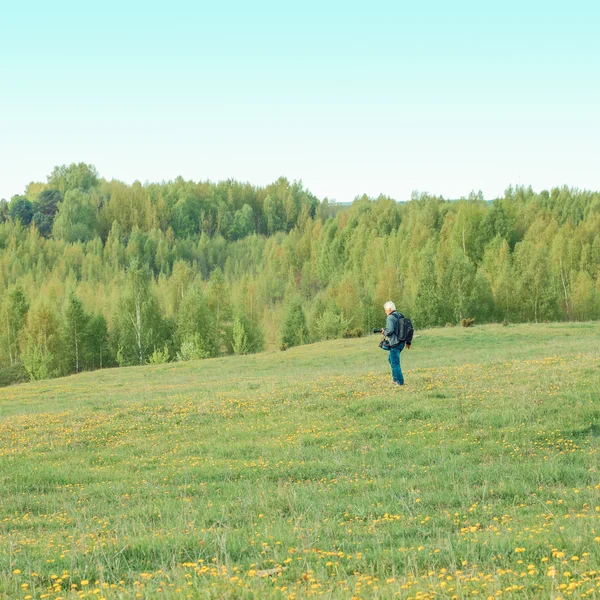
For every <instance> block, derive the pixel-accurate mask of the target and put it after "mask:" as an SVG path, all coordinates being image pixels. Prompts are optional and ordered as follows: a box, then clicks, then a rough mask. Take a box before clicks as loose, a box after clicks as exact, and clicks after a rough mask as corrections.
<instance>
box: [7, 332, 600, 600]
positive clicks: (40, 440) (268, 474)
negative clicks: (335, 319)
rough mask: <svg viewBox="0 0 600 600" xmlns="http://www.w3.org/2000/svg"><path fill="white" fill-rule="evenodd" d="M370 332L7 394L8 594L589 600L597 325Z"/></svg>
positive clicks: (595, 552) (593, 552) (596, 532)
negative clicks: (409, 336)
mask: <svg viewBox="0 0 600 600" xmlns="http://www.w3.org/2000/svg"><path fill="white" fill-rule="evenodd" d="M377 341H378V338H377V336H373V337H369V338H364V339H359V340H339V341H334V342H327V343H321V344H313V345H309V346H303V347H300V348H295V349H292V350H289V351H287V352H284V353H279V352H277V353H266V354H261V355H255V356H248V357H243V358H235V357H230V358H222V359H214V360H207V361H201V362H193V363H177V364H168V365H161V366H155V367H145V368H131V369H118V370H106V371H100V372H95V373H86V374H81V375H78V376H73V377H68V378H64V379H59V380H53V381H43V382H39V383H31V384H25V385H20V386H14V387H10V388H5V389H2V390H0V507H1V513H0V519H1V528H0V548H2V549H3V550H2V551H1V552H0V595H1V597H5V598H26V597H27V596H30V597H32V598H42V597H47V598H53V599H56V598H77V597H87V596H93V597H95V598H106V599H110V598H135V597H141V598H157V597H158V598H160V597H168V598H176V597H181V598H186V597H191V598H205V597H206V598H265V597H273V598H304V597H308V596H313V595H314V596H321V597H324V598H351V597H352V596H355V597H359V598H393V597H400V598H417V597H420V598H432V597H436V598H452V597H457V598H467V597H469V598H471V597H483V598H488V597H500V592H502V594H501V597H503V598H506V597H509V598H510V597H516V598H517V597H518V598H522V597H527V598H546V597H552V598H559V597H563V598H566V597H584V596H585V597H591V598H598V597H599V596H600V473H599V465H600V456H599V449H600V397H599V396H600V392H599V390H600V324H597V323H593V324H590V323H584V324H577V325H575V324H561V325H556V324H551V325H520V326H509V327H500V326H486V327H476V328H474V329H462V328H449V329H438V330H431V331H425V332H422V333H421V335H420V336H419V337H418V338H417V339H416V340H415V344H414V346H413V349H412V350H410V351H405V352H403V353H402V362H403V367H404V372H405V378H406V381H407V385H406V386H405V388H404V389H402V388H400V389H398V388H394V387H392V386H391V385H390V376H389V373H388V365H387V355H386V354H385V353H384V352H383V351H381V350H380V349H379V348H378V347H377ZM75 586H76V587H75Z"/></svg>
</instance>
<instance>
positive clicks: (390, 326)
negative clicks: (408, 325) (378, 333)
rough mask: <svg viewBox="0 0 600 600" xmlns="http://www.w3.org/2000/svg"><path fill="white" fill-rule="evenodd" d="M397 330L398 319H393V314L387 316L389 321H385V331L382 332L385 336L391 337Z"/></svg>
mask: <svg viewBox="0 0 600 600" xmlns="http://www.w3.org/2000/svg"><path fill="white" fill-rule="evenodd" d="M395 330H396V318H395V317H393V316H392V315H391V314H389V315H388V316H387V319H386V320H385V329H384V330H383V331H382V333H383V335H385V336H386V337H387V336H390V335H392V333H394V331H395Z"/></svg>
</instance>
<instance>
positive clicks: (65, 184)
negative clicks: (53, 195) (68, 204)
mask: <svg viewBox="0 0 600 600" xmlns="http://www.w3.org/2000/svg"><path fill="white" fill-rule="evenodd" d="M98 183H99V180H98V171H96V167H94V166H93V165H86V164H85V163H82V162H80V163H77V164H75V163H71V164H70V165H69V166H67V165H61V166H60V167H55V168H54V170H53V171H52V173H51V174H50V175H49V176H48V187H50V188H53V189H56V190H58V191H59V192H60V193H61V194H63V195H64V194H65V193H66V192H69V191H73V190H81V191H83V192H87V191H89V190H90V189H91V188H93V187H96V186H97V185H98Z"/></svg>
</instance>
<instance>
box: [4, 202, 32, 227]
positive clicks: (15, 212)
mask: <svg viewBox="0 0 600 600" xmlns="http://www.w3.org/2000/svg"><path fill="white" fill-rule="evenodd" d="M8 216H9V217H10V218H11V219H12V220H13V221H18V222H19V223H21V225H23V227H29V224H30V223H31V219H33V205H32V204H31V202H30V201H29V200H28V199H27V198H25V196H13V197H12V199H11V201H10V204H9V205H8Z"/></svg>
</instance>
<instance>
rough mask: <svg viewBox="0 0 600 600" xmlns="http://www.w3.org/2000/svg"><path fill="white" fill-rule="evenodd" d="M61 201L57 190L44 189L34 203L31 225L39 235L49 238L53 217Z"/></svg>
mask: <svg viewBox="0 0 600 600" xmlns="http://www.w3.org/2000/svg"><path fill="white" fill-rule="evenodd" d="M61 201H62V196H61V193H60V192H59V191H58V190H53V189H45V190H44V191H43V192H41V193H40V195H39V196H38V198H37V201H36V202H35V203H34V205H33V207H34V215H33V223H34V225H35V226H36V227H37V229H38V231H39V232H40V235H42V236H44V237H46V238H47V237H50V234H51V233H52V227H53V225H54V217H55V216H56V213H57V212H58V205H59V204H60V202H61Z"/></svg>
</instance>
